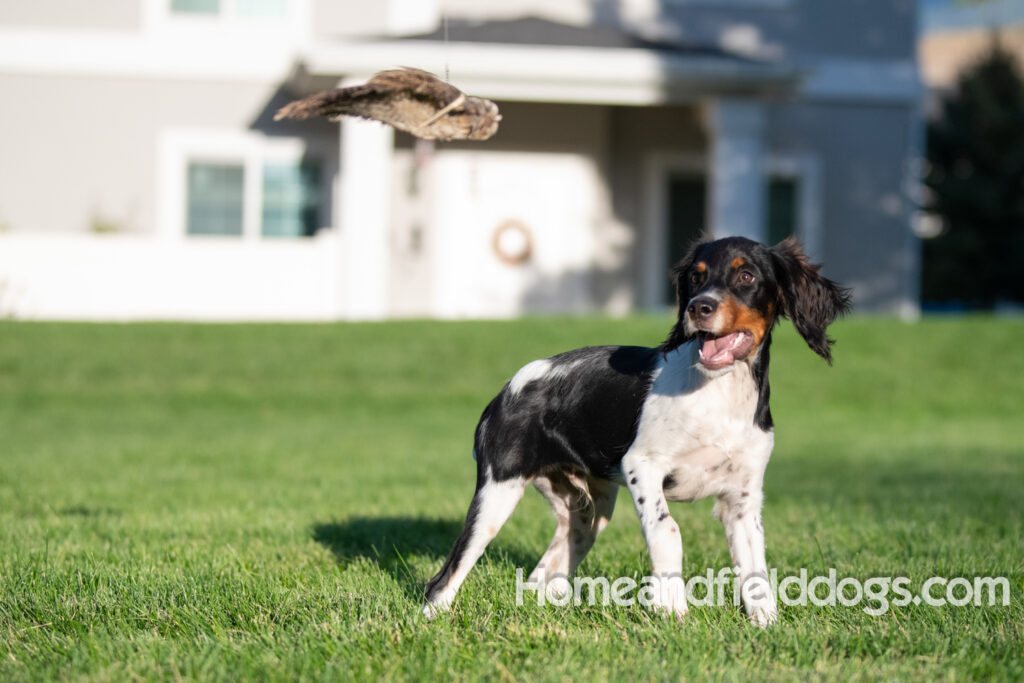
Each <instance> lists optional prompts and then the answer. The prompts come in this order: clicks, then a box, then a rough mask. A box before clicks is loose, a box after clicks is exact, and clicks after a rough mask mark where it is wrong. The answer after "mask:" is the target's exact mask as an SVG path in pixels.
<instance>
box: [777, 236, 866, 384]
mask: <svg viewBox="0 0 1024 683" xmlns="http://www.w3.org/2000/svg"><path fill="white" fill-rule="evenodd" d="M768 251H769V253H770V254H771V258H772V263H773V265H774V267H775V277H776V279H777V280H778V283H779V299H780V303H781V304H782V313H783V315H784V316H786V317H787V318H789V319H790V320H792V321H793V326H794V327H796V330H797V332H799V333H800V336H802V337H803V338H804V341H806V342H807V345H808V346H809V347H811V350H812V351H814V352H815V353H817V354H818V355H819V356H821V357H822V358H824V359H825V360H827V361H828V362H829V365H831V364H832V350H831V348H830V347H831V345H832V344H833V343H834V340H832V339H829V337H828V334H827V333H826V331H827V329H828V326H829V325H831V324H832V323H833V322H834V321H835V319H836V318H838V317H839V316H841V315H843V314H844V313H846V312H847V311H848V310H850V290H849V289H847V288H845V287H840V286H839V285H837V284H836V283H835V282H832V280H829V279H828V278H826V277H822V275H821V274H820V273H819V271H820V270H821V266H817V265H814V264H812V263H809V262H808V260H807V256H806V255H805V254H804V252H803V249H801V248H800V245H799V244H798V243H797V241H796V240H794V239H793V238H789V239H786V240H783V241H782V242H779V243H778V244H776V245H775V246H774V247H772V248H771V249H769V250H768Z"/></svg>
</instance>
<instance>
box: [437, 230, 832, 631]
mask: <svg viewBox="0 0 1024 683" xmlns="http://www.w3.org/2000/svg"><path fill="white" fill-rule="evenodd" d="M819 268H820V266H814V265H811V264H810V263H808V261H807V258H806V257H805V256H804V254H803V252H802V251H801V249H800V247H799V246H798V245H797V243H796V242H794V241H792V240H787V241H784V242H781V243H780V244H778V245H776V246H774V247H771V248H769V247H766V246H764V245H762V244H758V243H757V242H752V241H750V240H747V239H743V238H727V239H721V240H717V241H713V242H704V243H701V244H698V245H696V246H695V247H694V248H693V249H692V250H691V251H690V253H689V254H688V255H687V256H686V258H684V259H683V260H682V261H681V262H679V263H678V264H677V265H676V266H675V267H674V268H673V275H674V278H675V283H676V289H677V294H678V300H679V320H678V322H677V323H676V324H675V326H674V327H673V329H672V331H671V333H670V334H669V337H668V339H667V340H666V341H665V342H664V343H663V344H662V345H661V346H659V347H656V348H644V347H632V346H599V347H589V348H582V349H577V350H575V351H569V352H566V353H563V354H560V355H557V356H553V357H551V358H547V359H544V360H537V361H534V362H532V363H529V364H528V365H526V366H525V367H523V368H522V369H521V370H520V371H519V372H518V373H516V375H515V376H514V377H513V378H512V380H511V381H510V382H509V383H508V384H506V385H505V387H504V388H503V389H502V390H501V392H500V393H499V394H498V395H497V397H495V399H494V400H493V401H491V403H490V405H488V406H487V408H486V410H484V413H483V416H482V417H481V419H480V423H479V424H478V425H477V428H476V437H475V441H474V456H475V458H476V462H477V481H476V493H475V494H474V496H473V500H472V502H471V503H470V506H469V512H468V513H467V515H466V526H465V528H464V529H463V531H462V534H461V535H460V536H459V538H458V540H456V541H455V546H454V547H453V548H452V551H451V553H450V554H449V555H448V559H447V560H446V561H445V563H444V566H443V567H442V568H441V571H439V572H438V573H437V575H436V576H434V578H432V579H431V580H430V582H429V583H428V584H427V589H426V605H425V606H424V608H423V609H424V613H425V614H426V615H427V616H434V615H436V614H437V613H438V612H439V611H440V610H443V609H446V608H448V607H449V606H450V605H451V603H452V601H453V600H454V598H455V594H456V592H457V591H458V590H459V586H460V585H461V584H462V582H463V581H464V580H465V578H466V575H467V574H468V573H469V571H470V569H472V568H473V565H474V564H475V563H476V561H477V560H478V559H479V558H480V555H481V554H482V553H483V552H484V549H485V548H486V547H487V544H488V543H489V542H490V541H491V539H493V538H494V537H495V535H496V534H497V533H498V530H499V529H500V528H501V526H502V525H503V524H504V523H505V521H506V520H507V519H508V518H509V516H510V515H511V514H512V511H513V509H514V508H515V507H516V504H517V503H518V502H519V500H520V498H521V497H522V495H523V491H524V490H525V489H526V485H527V484H530V483H532V484H533V485H534V486H535V487H536V488H537V490H539V491H540V492H541V494H542V495H543V496H544V497H545V498H546V499H547V500H548V502H549V503H550V504H551V507H552V509H553V510H554V513H555V518H556V519H557V522H558V526H557V529H556V530H555V536H554V539H552V541H551V545H550V547H549V548H548V549H547V551H546V552H545V553H544V556H543V557H542V558H541V559H540V562H539V563H538V565H537V568H536V569H535V570H534V571H533V573H532V574H531V576H530V582H531V583H535V584H537V585H541V586H545V587H546V588H544V590H548V591H553V593H552V594H559V593H561V594H564V592H565V591H566V590H567V589H568V577H569V575H571V574H572V572H574V571H575V570H576V568H577V567H578V566H579V564H580V562H582V561H583V558H584V557H585V556H586V554H587V551H589V550H590V548H591V546H592V545H593V544H594V540H595V539H596V538H597V535H598V534H599V533H600V532H601V530H602V529H604V527H605V526H606V525H607V524H608V521H609V520H610V519H611V516H612V509H613V508H614V506H615V498H616V493H617V492H618V488H619V486H620V485H625V486H626V487H628V489H629V493H630V495H631V496H632V497H633V503H634V505H635V506H636V512H637V515H639V517H640V523H641V525H642V527H643V534H644V538H645V540H646V541H647V547H648V550H649V552H650V555H651V563H652V565H653V572H652V579H651V580H652V581H654V582H656V583H657V585H658V586H660V587H661V588H660V590H659V591H656V592H657V593H658V596H657V597H656V598H655V604H657V605H658V606H659V607H661V608H663V609H666V610H669V611H671V612H674V613H675V614H676V615H677V616H682V615H683V614H685V613H686V612H687V603H686V596H685V585H684V583H683V582H682V581H679V580H678V579H679V578H680V576H681V573H682V542H681V540H680V535H679V526H678V525H677V524H676V522H675V521H674V520H673V519H672V517H671V516H670V515H669V512H668V506H667V504H666V502H665V501H666V500H673V501H693V500H697V499H701V498H705V497H707V496H715V497H716V498H717V502H716V505H715V516H716V518H717V519H719V520H721V522H722V525H723V526H724V527H725V536H726V539H727V540H728V543H729V552H730V554H731V556H732V562H733V566H734V569H735V571H736V575H737V578H738V579H739V581H740V584H741V586H742V588H741V595H742V598H743V603H744V606H745V607H746V611H747V614H748V616H749V617H750V619H751V620H753V621H754V622H755V623H756V624H758V625H761V626H765V625H768V624H770V623H772V622H774V621H775V620H776V618H777V610H776V604H775V597H774V595H772V593H771V591H769V590H764V586H765V585H766V584H764V583H762V584H761V586H760V587H758V588H757V589H756V590H755V589H754V588H751V587H750V586H751V584H755V585H756V584H757V582H756V581H755V582H751V581H749V579H750V578H752V577H762V578H765V579H766V578H767V573H768V566H767V563H766V561H765V554H764V550H765V544H764V531H763V528H762V525H761V502H762V483H763V481H764V472H765V467H766V466H767V464H768V457H769V455H770V454H771V451H772V445H773V442H774V437H773V431H772V416H771V411H770V410H769V408H768V393H769V390H768V347H769V345H770V343H771V337H772V328H773V326H774V325H775V322H776V320H777V319H778V317H779V316H785V317H788V318H789V319H790V320H792V322H793V324H794V326H795V327H796V329H797V331H798V332H799V333H800V334H801V335H802V336H803V338H804V339H805V340H806V342H807V344H808V345H809V346H810V348H811V349H812V350H814V351H815V352H816V353H817V354H818V355H820V356H822V357H823V358H825V359H826V360H827V361H829V362H830V363H831V360H832V356H831V351H830V348H829V347H830V345H831V344H832V340H831V339H829V338H828V336H827V335H826V328H827V327H828V326H829V325H830V324H831V323H832V322H833V321H834V320H835V319H836V317H837V316H839V315H841V314H842V313H844V312H845V311H846V310H847V309H848V307H849V304H850V295H849V290H846V289H844V288H841V287H839V286H837V285H836V284H835V283H834V282H832V281H831V280H828V279H826V278H824V277H822V276H821V275H820V274H819V272H818V271H819ZM668 579H675V580H668Z"/></svg>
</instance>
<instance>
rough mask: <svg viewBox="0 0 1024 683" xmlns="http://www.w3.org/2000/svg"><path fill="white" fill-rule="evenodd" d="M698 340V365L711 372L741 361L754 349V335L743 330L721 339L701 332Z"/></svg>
mask: <svg viewBox="0 0 1024 683" xmlns="http://www.w3.org/2000/svg"><path fill="white" fill-rule="evenodd" d="M698 339H699V341H700V363H701V365H703V366H704V367H706V368H708V369H711V370H718V369H720V368H724V367H727V366H729V365H732V364H733V363H735V362H736V361H738V360H743V359H744V358H746V357H747V356H748V355H749V354H750V351H751V349H753V348H754V335H752V334H751V333H750V332H746V331H744V330H740V331H739V332H733V333H732V334H725V335H722V336H721V337H714V336H711V334H709V333H707V332H701V333H700V336H699V338H698Z"/></svg>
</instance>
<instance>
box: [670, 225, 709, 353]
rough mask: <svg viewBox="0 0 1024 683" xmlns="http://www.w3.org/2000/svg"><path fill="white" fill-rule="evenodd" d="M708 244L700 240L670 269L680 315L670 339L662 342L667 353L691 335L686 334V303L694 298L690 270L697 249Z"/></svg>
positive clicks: (695, 258) (695, 257)
mask: <svg viewBox="0 0 1024 683" xmlns="http://www.w3.org/2000/svg"><path fill="white" fill-rule="evenodd" d="M704 244H706V241H705V240H700V241H698V242H697V243H695V244H694V245H693V246H692V247H691V248H690V251H689V253H687V254H686V256H684V257H683V259H682V260H681V261H679V263H676V264H675V265H674V266H672V267H671V268H670V269H669V272H668V275H669V278H671V280H672V284H673V285H674V286H675V290H676V302H677V303H678V304H679V315H678V318H677V320H676V324H675V325H674V326H673V327H672V331H671V332H669V335H668V339H666V340H665V341H664V343H662V349H663V351H664V352H665V353H668V352H669V351H673V350H675V349H677V348H679V347H680V346H682V345H683V344H684V343H686V342H687V341H688V340H689V336H687V334H686V304H687V303H688V302H689V301H690V299H692V298H693V296H692V294H691V292H690V279H689V275H690V271H691V270H692V269H693V266H694V263H695V261H696V260H697V251H698V250H699V249H700V248H701V247H702V246H704Z"/></svg>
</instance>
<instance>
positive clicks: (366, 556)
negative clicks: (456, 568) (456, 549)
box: [312, 517, 536, 602]
mask: <svg viewBox="0 0 1024 683" xmlns="http://www.w3.org/2000/svg"><path fill="white" fill-rule="evenodd" d="M462 525H463V520H461V519H460V520H445V519H430V518H425V517H352V518H349V519H347V520H345V521H343V522H321V523H317V524H314V525H313V527H312V533H313V540H314V541H316V542H317V543H319V544H320V545H322V546H324V547H325V548H327V549H328V550H330V551H331V552H332V553H334V556H335V557H336V558H337V560H338V563H339V564H341V565H347V564H349V563H351V562H353V561H356V560H360V559H362V560H369V561H371V562H375V563H376V564H377V565H378V566H379V567H380V568H381V569H382V570H384V571H386V572H387V573H388V574H390V575H391V576H392V577H393V578H394V579H395V581H397V582H398V584H399V585H401V587H402V590H403V591H404V592H405V593H406V595H408V597H409V598H410V599H411V600H414V601H416V602H419V601H421V600H422V599H423V587H424V585H425V584H426V582H427V580H428V579H429V578H430V577H429V576H417V575H415V574H414V573H413V570H412V569H411V568H410V567H409V566H408V564H407V562H406V558H408V557H410V556H413V555H426V556H429V557H432V558H435V559H436V562H435V564H436V567H435V570H436V569H440V568H441V561H442V560H443V559H444V558H445V557H446V556H447V554H448V551H449V550H451V547H452V544H453V543H455V539H456V538H457V537H458V535H459V534H460V533H461V532H462ZM487 555H489V556H491V557H492V558H493V557H494V556H495V555H497V556H498V557H501V558H502V559H501V561H502V562H506V561H511V562H513V563H515V564H514V566H516V567H525V566H527V564H528V563H529V562H530V558H529V554H528V553H526V552H523V551H521V550H519V549H517V548H515V547H509V546H508V545H505V544H503V543H501V542H497V543H492V544H491V545H490V546H489V548H488V552H487ZM487 555H485V558H486V557H487ZM533 561H534V562H536V558H534V559H533Z"/></svg>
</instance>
